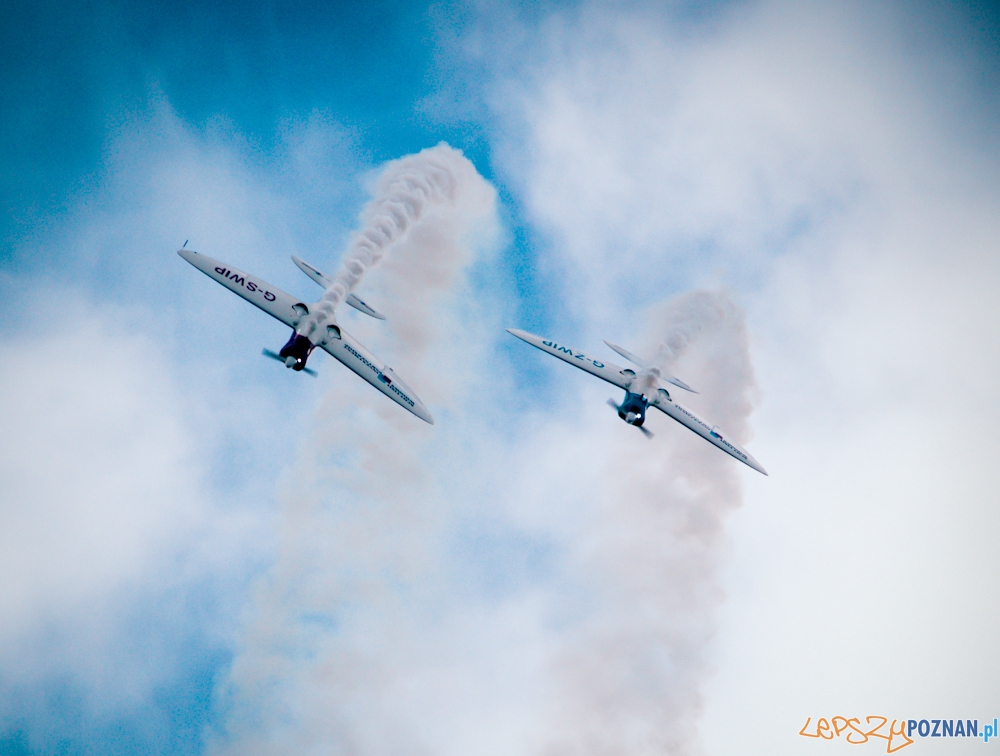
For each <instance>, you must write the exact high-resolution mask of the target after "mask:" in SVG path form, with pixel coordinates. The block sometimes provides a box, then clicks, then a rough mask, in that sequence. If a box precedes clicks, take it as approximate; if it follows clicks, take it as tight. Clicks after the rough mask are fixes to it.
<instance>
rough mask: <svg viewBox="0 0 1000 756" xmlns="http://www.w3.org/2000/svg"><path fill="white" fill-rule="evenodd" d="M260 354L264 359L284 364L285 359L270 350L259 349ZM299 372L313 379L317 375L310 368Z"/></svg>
mask: <svg viewBox="0 0 1000 756" xmlns="http://www.w3.org/2000/svg"><path fill="white" fill-rule="evenodd" d="M260 353H261V354H262V355H264V356H265V357H270V358H271V359H272V360H277V361H278V362H280V363H281V364H282V365H284V364H285V358H284V357H282V356H281V355H280V354H275V353H274V352H272V351H271V350H270V349H261V350H260ZM301 372H303V373H309V375H311V376H312V377H313V378H315V377H316V376H317V375H319V373H317V372H316V371H315V370H313V369H312V368H307V367H304V368H302V370H301Z"/></svg>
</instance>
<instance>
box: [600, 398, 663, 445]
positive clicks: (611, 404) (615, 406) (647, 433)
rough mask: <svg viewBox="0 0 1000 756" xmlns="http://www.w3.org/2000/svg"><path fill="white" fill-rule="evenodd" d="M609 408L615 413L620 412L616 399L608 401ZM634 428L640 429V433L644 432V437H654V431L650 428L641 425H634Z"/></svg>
mask: <svg viewBox="0 0 1000 756" xmlns="http://www.w3.org/2000/svg"><path fill="white" fill-rule="evenodd" d="M608 406H609V407H610V408H611V409H613V410H614V411H615V412H617V411H618V404H617V403H616V402H615V400H614V399H608ZM632 427H633V428H638V429H639V430H640V431H642V435H644V436H645V437H646V438H652V437H653V431H651V430H649V429H648V428H645V427H643V426H641V425H633V426H632Z"/></svg>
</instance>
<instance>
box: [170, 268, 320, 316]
mask: <svg viewBox="0 0 1000 756" xmlns="http://www.w3.org/2000/svg"><path fill="white" fill-rule="evenodd" d="M177 254H179V255H180V256H181V257H183V258H184V259H185V260H187V261H188V262H189V263H191V264H192V265H193V266H194V267H196V268H197V269H198V270H200V271H201V272H202V273H204V274H205V275H206V276H208V277H209V278H213V279H215V280H216V281H218V282H219V283H220V284H222V285H223V286H225V287H226V288H227V289H229V290H230V291H232V292H235V293H236V294H239V295H240V296H241V297H243V298H244V299H245V300H246V301H248V302H249V303H250V304H252V305H256V306H257V307H259V308H260V309H262V310H263V311H264V312H266V313H267V314H268V315H270V316H271V317H274V318H277V319H278V320H280V321H281V322H282V323H284V324H285V325H287V326H290V327H291V328H294V327H295V326H296V324H297V323H298V321H299V319H300V318H301V317H302V315H304V314H305V313H306V312H307V311H308V310H307V309H306V306H305V304H304V303H303V302H302V300H300V299H296V298H295V297H293V296H292V295H291V294H286V293H285V292H283V291H282V290H281V289H279V288H278V287H276V286H272V285H271V284H269V283H268V282H267V281H264V280H262V279H260V278H257V277H256V276H251V275H250V274H249V273H244V272H243V271H241V270H236V268H233V267H231V266H229V265H226V264H225V263H221V262H219V261H218V260H214V259H212V258H211V257H207V256H206V255H200V254H198V253H197V252H193V251H191V250H190V249H179V250H177ZM296 308H301V309H296Z"/></svg>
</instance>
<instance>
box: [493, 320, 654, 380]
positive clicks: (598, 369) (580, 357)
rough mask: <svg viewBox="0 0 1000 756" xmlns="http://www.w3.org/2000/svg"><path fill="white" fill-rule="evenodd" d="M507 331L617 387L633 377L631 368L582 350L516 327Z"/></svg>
mask: <svg viewBox="0 0 1000 756" xmlns="http://www.w3.org/2000/svg"><path fill="white" fill-rule="evenodd" d="M507 333H509V334H512V335H513V336H517V338H519V339H521V340H522V341H527V342H528V343H529V344H531V346H533V347H538V348H539V349H541V350H542V351H543V352H548V353H549V354H551V355H553V356H554V357H558V358H559V359H561V360H565V361H566V362H568V363H569V364H570V365H574V366H575V367H578V368H580V370H586V371H587V372H588V373H590V374H591V375H596V376H597V377H598V378H600V379H602V380H605V381H607V382H608V383H610V384H612V385H614V386H617V387H618V388H621V389H627V388H628V387H629V384H631V382H632V379H633V378H635V373H634V372H632V371H631V370H629V371H628V372H626V371H625V370H623V369H622V368H620V367H618V366H617V365H612V364H611V363H610V362H602V361H601V360H597V359H594V358H593V357H590V356H588V355H586V354H584V353H583V352H578V351H576V350H575V349H570V348H569V347H567V346H563V345H562V344H557V343H556V342H554V341H552V340H551V339H543V338H542V337H541V336H536V335H535V334H533V333H528V332H527V331H520V330H518V329H516V328H508V329H507Z"/></svg>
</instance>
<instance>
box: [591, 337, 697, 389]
mask: <svg viewBox="0 0 1000 756" xmlns="http://www.w3.org/2000/svg"><path fill="white" fill-rule="evenodd" d="M604 343H605V344H607V345H608V346H609V347H611V348H612V349H613V350H615V351H616V352H617V353H618V354H620V355H621V356H622V357H624V358H625V359H626V360H628V361H629V362H631V363H632V364H633V365H635V366H636V367H641V368H643V369H644V370H653V369H655V370H656V375H657V376H658V377H660V378H662V379H663V380H665V381H666V382H667V383H672V384H673V385H674V386H677V387H678V388H682V389H684V390H685V391H690V392H691V393H692V394H697V393H698V392H697V391H695V390H694V389H693V388H691V387H690V386H688V385H687V384H686V383H685V382H684V381H682V380H681V379H680V378H674V377H673V376H669V375H661V374H660V369H659V368H658V367H656V366H655V365H650V364H649V363H647V362H646V361H645V360H643V359H642V358H640V357H636V356H635V355H634V354H632V353H631V352H630V351H628V350H627V349H622V348H621V347H620V346H615V345H614V344H612V343H611V342H610V341H608V340H607V339H605V340H604Z"/></svg>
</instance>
